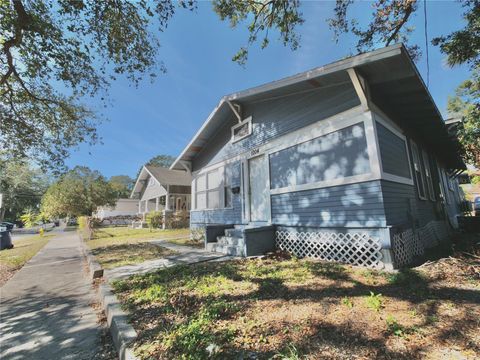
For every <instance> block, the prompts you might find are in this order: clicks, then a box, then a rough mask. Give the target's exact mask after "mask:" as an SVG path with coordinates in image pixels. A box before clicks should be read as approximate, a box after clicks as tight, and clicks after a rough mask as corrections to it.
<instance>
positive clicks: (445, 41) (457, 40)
mask: <svg viewBox="0 0 480 360" xmlns="http://www.w3.org/2000/svg"><path fill="white" fill-rule="evenodd" d="M462 4H463V7H464V8H465V9H466V10H465V13H464V19H465V21H466V26H465V27H464V28H463V29H461V30H458V31H454V32H453V33H451V34H450V35H447V36H440V37H437V38H435V39H433V41H432V43H433V44H434V45H438V46H440V49H441V50H442V52H443V53H445V54H447V60H448V63H449V65H450V66H453V65H458V64H464V63H466V64H469V65H470V66H471V67H472V68H477V69H478V68H479V67H480V1H479V0H465V1H463V2H462Z"/></svg>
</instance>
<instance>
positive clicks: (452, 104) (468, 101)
mask: <svg viewBox="0 0 480 360" xmlns="http://www.w3.org/2000/svg"><path fill="white" fill-rule="evenodd" d="M448 111H449V113H450V114H452V115H453V116H461V117H462V120H463V121H462V125H461V126H460V127H459V128H458V132H457V135H458V138H459V140H460V142H461V143H462V145H463V147H464V150H465V160H466V162H468V163H470V164H474V165H475V166H476V167H480V73H479V71H478V70H476V71H474V72H473V74H472V78H471V79H469V80H466V81H464V82H463V83H462V84H461V85H460V86H459V87H458V88H457V91H456V96H455V97H451V98H449V101H448Z"/></svg>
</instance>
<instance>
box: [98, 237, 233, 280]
mask: <svg viewBox="0 0 480 360" xmlns="http://www.w3.org/2000/svg"><path fill="white" fill-rule="evenodd" d="M149 242H150V243H152V244H155V245H158V246H162V247H164V248H167V249H170V250H173V251H176V252H177V254H175V255H170V256H166V257H164V258H160V259H154V260H148V261H145V262H143V263H140V264H135V265H126V266H121V267H118V268H113V269H105V270H104V277H105V278H106V279H107V280H108V281H112V280H118V279H124V278H126V277H129V276H131V275H135V274H145V273H147V272H151V271H155V270H158V269H161V268H165V267H170V266H174V265H180V264H195V263H199V262H205V261H223V260H230V259H233V258H234V257H232V256H228V255H223V254H219V253H212V252H208V251H205V250H203V249H198V248H195V247H191V246H184V245H177V244H172V243H169V242H168V240H152V241H149Z"/></svg>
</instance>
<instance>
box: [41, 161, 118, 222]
mask: <svg viewBox="0 0 480 360" xmlns="http://www.w3.org/2000/svg"><path fill="white" fill-rule="evenodd" d="M116 199H117V193H116V192H115V190H114V189H113V188H112V187H111V186H110V184H109V183H108V181H107V180H106V179H105V178H104V177H103V176H102V175H101V174H100V173H99V172H98V171H94V170H90V169H89V168H87V167H82V166H77V167H75V168H74V169H73V170H70V171H69V172H67V173H66V174H65V175H63V176H62V177H61V178H60V179H59V180H58V181H57V182H56V183H54V184H53V185H51V186H50V187H49V188H48V190H47V192H46V193H45V195H44V196H43V198H42V206H41V210H42V213H43V214H45V216H47V217H49V218H51V219H53V218H59V217H64V216H82V215H88V216H90V215H92V213H93V212H94V211H95V210H96V209H97V207H99V206H114V205H115V202H116Z"/></svg>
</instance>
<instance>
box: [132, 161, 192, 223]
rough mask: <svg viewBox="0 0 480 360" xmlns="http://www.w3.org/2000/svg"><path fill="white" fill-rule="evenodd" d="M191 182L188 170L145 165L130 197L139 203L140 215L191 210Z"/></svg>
mask: <svg viewBox="0 0 480 360" xmlns="http://www.w3.org/2000/svg"><path fill="white" fill-rule="evenodd" d="M191 182H192V176H191V175H190V174H189V173H187V172H186V171H182V170H169V169H167V168H163V167H159V166H151V165H145V166H144V167H143V168H142V170H141V171H140V174H139V175H138V179H137V181H136V183H135V186H134V187H133V191H132V194H131V195H130V198H131V199H132V200H133V201H136V202H137V203H138V213H139V214H140V215H145V214H147V213H149V212H150V211H164V210H167V211H182V210H184V211H189V210H190V193H191ZM134 199H135V200H134Z"/></svg>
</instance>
